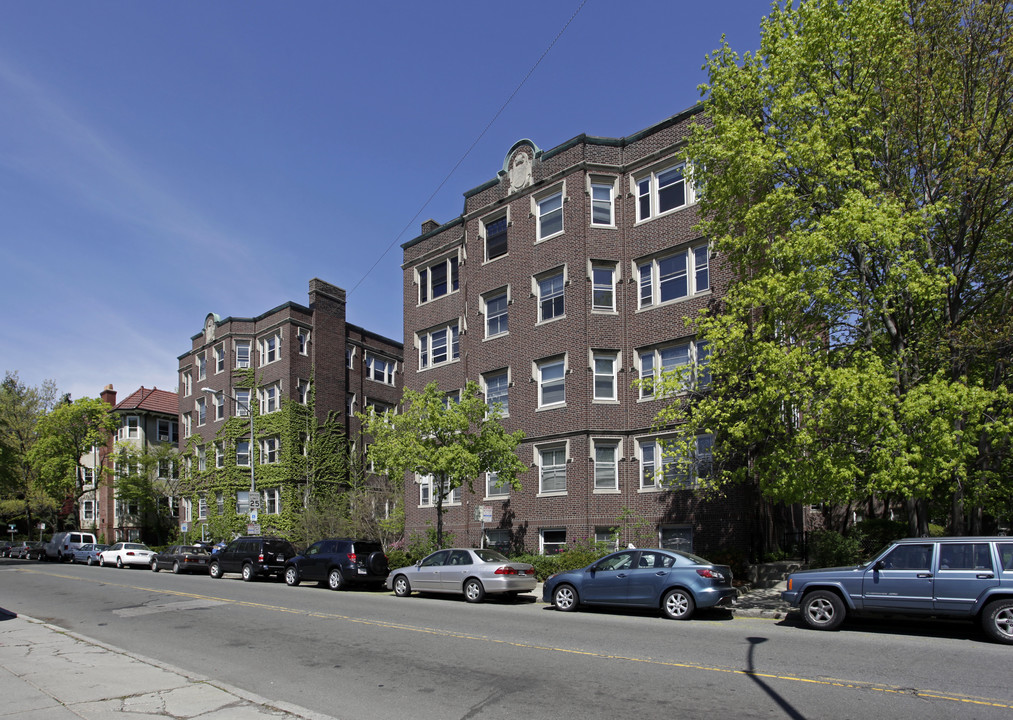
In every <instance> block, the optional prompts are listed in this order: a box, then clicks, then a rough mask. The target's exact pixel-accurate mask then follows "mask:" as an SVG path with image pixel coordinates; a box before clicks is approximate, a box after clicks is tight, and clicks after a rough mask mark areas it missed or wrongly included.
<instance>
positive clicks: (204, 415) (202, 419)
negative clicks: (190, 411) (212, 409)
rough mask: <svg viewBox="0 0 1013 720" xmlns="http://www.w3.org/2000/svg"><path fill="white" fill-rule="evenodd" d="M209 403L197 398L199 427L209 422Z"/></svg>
mask: <svg viewBox="0 0 1013 720" xmlns="http://www.w3.org/2000/svg"><path fill="white" fill-rule="evenodd" d="M207 419H208V403H207V400H206V399H205V398H202V397H200V398H197V425H198V427H199V426H201V425H203V424H204V423H206V422H207Z"/></svg>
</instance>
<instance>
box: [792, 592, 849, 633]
mask: <svg viewBox="0 0 1013 720" xmlns="http://www.w3.org/2000/svg"><path fill="white" fill-rule="evenodd" d="M845 612H846V611H845V609H844V601H843V600H841V598H840V596H839V595H838V594H837V593H835V592H831V591H830V590H817V591H815V592H811V593H809V594H808V595H806V596H805V599H803V600H802V619H803V620H804V621H805V624H806V625H808V626H809V627H811V628H813V629H814V630H836V629H837V628H838V627H840V624H841V623H842V622H844V614H845Z"/></svg>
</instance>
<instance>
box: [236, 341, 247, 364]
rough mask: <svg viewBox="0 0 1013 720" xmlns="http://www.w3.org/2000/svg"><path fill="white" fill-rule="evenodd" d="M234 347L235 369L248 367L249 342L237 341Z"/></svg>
mask: <svg viewBox="0 0 1013 720" xmlns="http://www.w3.org/2000/svg"><path fill="white" fill-rule="evenodd" d="M235 347H236V367H237V368H248V367H250V341H249V340H237V341H236V346H235Z"/></svg>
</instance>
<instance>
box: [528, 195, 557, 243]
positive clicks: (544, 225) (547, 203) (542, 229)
mask: <svg viewBox="0 0 1013 720" xmlns="http://www.w3.org/2000/svg"><path fill="white" fill-rule="evenodd" d="M535 204H536V205H537V208H538V213H537V215H538V240H545V239H547V238H550V237H552V236H553V235H558V234H559V233H561V232H563V193H562V191H560V192H555V193H553V194H551V195H547V196H545V197H543V198H541V199H539V200H536V201H535Z"/></svg>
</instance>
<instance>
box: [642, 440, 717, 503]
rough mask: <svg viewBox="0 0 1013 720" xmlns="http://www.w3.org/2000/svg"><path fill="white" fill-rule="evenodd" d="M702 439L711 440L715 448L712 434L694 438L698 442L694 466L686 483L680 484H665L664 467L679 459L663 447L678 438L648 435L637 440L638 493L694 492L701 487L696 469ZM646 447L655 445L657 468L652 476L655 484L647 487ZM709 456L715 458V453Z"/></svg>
mask: <svg viewBox="0 0 1013 720" xmlns="http://www.w3.org/2000/svg"><path fill="white" fill-rule="evenodd" d="M701 438H709V439H710V443H711V446H712V447H713V442H714V436H713V435H711V434H710V433H700V434H697V435H695V436H694V439H695V441H696V442H695V443H694V451H693V464H692V466H691V467H690V469H689V473H688V477H687V479H686V480H685V482H682V483H678V484H665V482H664V478H665V471H664V466H665V465H669V464H672V463H675V462H679V459H678V458H677V457H673V456H672V455H671V454H667V453H666V452H665V450H664V448H663V446H662V443H664V442H666V441H672V440H677V439H678V436H676V435H671V434H669V435H647V436H644V437H640V438H637V440H636V443H637V464H638V466H639V467H638V468H637V478H638V479H637V485H638V490H637V492H641V493H651V492H668V491H677V490H692V489H694V488H697V487H699V485H700V479H699V477H698V476H697V472H696V468H697V458H698V457H699V455H698V448H699V447H700V440H701ZM645 445H653V446H654V452H655V459H654V466H655V468H654V472H653V475H652V480H653V483H654V484H653V485H647V484H645V482H644V446H645ZM708 455H709V456H711V458H713V452H711V453H708ZM712 461H713V460H712Z"/></svg>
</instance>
